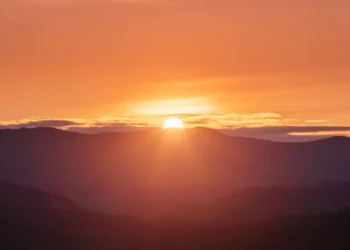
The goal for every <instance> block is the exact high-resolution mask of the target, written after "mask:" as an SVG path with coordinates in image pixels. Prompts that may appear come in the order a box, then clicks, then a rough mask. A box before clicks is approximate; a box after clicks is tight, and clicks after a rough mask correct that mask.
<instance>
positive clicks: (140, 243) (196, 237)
mask: <svg viewBox="0 0 350 250" xmlns="http://www.w3.org/2000/svg"><path fill="white" fill-rule="evenodd" d="M7 188H10V189H16V190H15V191H13V192H12V194H13V195H17V194H16V193H20V194H22V193H32V192H33V190H32V189H28V190H26V188H24V187H15V186H13V185H9V186H8V185H7V184H6V186H4V185H2V186H1V187H0V190H2V189H7ZM34 192H35V193H37V192H39V193H40V191H38V190H35V191H34ZM48 195H49V194H47V193H44V192H41V195H40V197H39V196H38V198H36V199H35V202H38V203H40V204H45V200H47V198H46V197H47V196H48ZM34 196H37V194H36V195H34ZM41 199H42V200H43V201H40V200H41ZM60 199H64V198H60ZM64 200H66V199H64ZM9 202H10V204H11V205H10V206H11V209H10V210H7V211H6V213H4V210H5V209H4V207H6V204H8V203H7V202H6V201H4V200H3V201H2V206H0V241H1V249H4V250H22V249H36V250H46V249H50V250H51V249H53V250H98V249H104V250H112V249H113V250H115V249H124V250H141V249H142V250H143V249H150V250H162V249H170V250H180V249H182V250H184V249H185V250H186V249H188V250H229V249H237V250H265V249H285V250H295V249H308V250H320V249H321V250H323V249H325V250H330V249H332V250H345V249H348V248H349V247H350V238H349V237H348V234H349V230H350V211H349V210H342V211H339V212H337V213H320V214H315V215H307V216H305V215H303V216H285V217H279V218H276V219H274V220H270V221H266V222H264V223H252V224H237V223H229V224H221V225H220V224H218V225H215V226H213V225H207V224H203V223H200V224H196V223H191V222H188V221H186V220H185V219H184V220H182V221H174V220H171V219H164V220H162V221H159V220H158V221H148V222H141V221H137V220H134V219H132V218H121V217H114V216H110V215H103V214H98V213H94V212H91V211H87V210H82V211H78V210H74V211H73V210H70V211H68V210H67V211H61V210H58V209H54V208H52V207H49V206H41V207H35V208H34V207H32V206H23V204H18V203H13V202H12V201H9Z"/></svg>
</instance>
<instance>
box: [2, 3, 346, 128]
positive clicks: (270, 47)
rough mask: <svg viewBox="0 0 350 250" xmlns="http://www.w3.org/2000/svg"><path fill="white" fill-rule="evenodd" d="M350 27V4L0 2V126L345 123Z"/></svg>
mask: <svg viewBox="0 0 350 250" xmlns="http://www.w3.org/2000/svg"><path fill="white" fill-rule="evenodd" d="M349 27H350V2H349V1H347V0H317V1H316V0H304V1H302V0H267V1H262V0H247V1H235V0H186V1H185V0H174V1H170V0H169V1H162V0H159V1H156V0H154V1H152V0H147V1H146V0H145V1H143V0H138V1H137V0H133V1H131V0H123V1H118V0H98V1H97V0H65V1H59V0H1V2H0V37H1V39H0V55H1V56H0V87H1V91H0V105H1V109H0V121H2V122H1V124H10V123H11V124H12V123H16V122H17V123H18V122H20V121H19V120H21V119H31V120H33V119H32V118H36V120H40V119H45V120H47V119H60V120H62V119H91V118H92V117H93V118H94V119H100V120H101V119H102V118H101V117H112V118H111V119H112V120H113V119H117V120H118V121H119V120H126V119H122V118H120V117H126V116H131V115H134V116H137V117H138V119H137V123H143V122H145V123H148V124H149V123H152V122H150V119H156V120H157V119H158V118H154V115H167V114H168V113H170V114H174V113H176V114H183V113H186V114H191V115H197V118H196V119H197V120H198V121H201V122H199V124H204V125H208V126H215V127H234V126H236V125H237V123H239V120H237V116H240V117H241V115H242V114H248V116H249V117H250V118H251V117H256V116H259V114H265V113H273V114H275V115H278V116H279V118H278V121H275V120H274V121H273V122H272V125H285V126H286V125H293V126H309V125H310V121H311V125H314V124H315V123H316V124H317V125H320V124H321V125H324V126H348V125H349V126H350V116H349V113H350V101H349V96H350V94H349V93H350V32H349V31H348V29H349ZM203 114H207V115H206V116H205V115H203ZM209 114H210V115H209ZM223 114H224V115H225V116H226V117H231V118H232V119H231V118H230V119H228V120H227V119H221V118H220V117H222V115H223ZM204 116H205V117H206V118H205V119H206V120H207V121H208V120H210V122H203V121H204V119H203V117H204ZM142 117H146V118H144V119H141V118H142ZM192 117H193V116H192ZM187 118H188V117H185V119H187ZM250 118H249V119H250ZM249 119H248V118H247V124H243V126H249V124H251V123H250V122H249ZM273 119H275V118H273ZM102 120H103V119H102ZM213 121H214V122H213ZM191 122H193V121H191V120H189V123H191ZM158 123H159V122H155V123H154V124H158ZM1 124H0V126H1ZM193 124H196V123H195V122H193ZM254 124H255V123H254ZM152 125H153V123H152ZM266 125H271V119H270V117H268V118H266V119H265V120H262V121H260V122H259V123H258V124H255V125H254V126H266Z"/></svg>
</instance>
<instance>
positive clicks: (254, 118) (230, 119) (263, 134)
mask: <svg viewBox="0 0 350 250" xmlns="http://www.w3.org/2000/svg"><path fill="white" fill-rule="evenodd" d="M176 116H177V117H179V118H180V119H182V120H183V121H184V123H185V125H186V127H187V128H193V127H209V128H213V129H217V130H219V131H221V132H223V133H225V134H227V135H230V136H242V137H250V138H257V139H267V140H273V141H309V140H315V139H321V138H325V137H330V136H338V135H341V136H350V126H331V125H329V126H328V125H327V126H326V125H324V126H320V125H317V126H316V125H313V126H310V124H308V123H307V122H310V120H309V121H306V122H305V124H304V125H298V126H297V125H290V123H291V122H296V123H297V122H298V120H297V119H293V118H286V117H284V116H282V115H280V114H276V113H218V114H200V115H198V114H178V115H176ZM167 117H169V116H166V115H159V116H124V117H99V118H90V119H66V120H59V119H52V120H47V119H46V120H40V119H26V120H20V121H7V122H0V129H19V128H36V127H53V128H57V129H62V130H67V131H71V132H79V133H86V134H97V133H104V132H128V131H139V130H146V129H152V128H160V127H162V124H163V122H164V120H165V119H166V118H167ZM311 121H313V122H315V123H317V122H318V121H317V122H316V121H315V120H311Z"/></svg>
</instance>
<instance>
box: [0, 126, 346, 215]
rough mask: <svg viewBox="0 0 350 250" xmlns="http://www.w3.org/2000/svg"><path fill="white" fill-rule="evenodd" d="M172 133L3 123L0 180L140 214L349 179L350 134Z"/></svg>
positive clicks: (100, 208)
mask: <svg viewBox="0 0 350 250" xmlns="http://www.w3.org/2000/svg"><path fill="white" fill-rule="evenodd" d="M171 133H172V132H171V131H170V132H169V131H168V132H166V131H163V130H154V131H143V132H128V133H103V134H98V135H86V134H78V133H71V132H65V131H61V130H56V129H51V128H37V129H19V130H0V181H6V182H11V183H15V184H21V185H26V186H32V187H37V188H40V189H42V190H45V191H48V192H52V193H56V194H60V195H63V196H66V197H68V198H70V199H72V200H74V201H76V202H78V203H79V204H82V205H83V206H85V207H88V208H93V209H95V210H98V211H104V212H113V213H125V212H127V213H136V214H139V215H141V214H142V215H159V214H167V213H171V212H173V211H178V210H179V209H180V210H181V209H184V207H187V206H193V205H198V204H203V202H205V203H208V202H209V203H212V202H214V201H218V200H220V201H221V200H222V199H225V197H230V196H232V193H237V192H238V191H237V190H240V189H242V188H248V187H253V186H260V187H262V188H263V187H266V186H272V185H278V186H305V185H306V186H308V185H314V184H317V183H320V182H346V181H350V139H349V138H343V137H334V138H329V139H325V140H320V141H314V142H307V143H280V142H270V141H263V140H255V139H248V138H238V137H229V136H226V135H223V134H221V133H219V132H217V131H215V130H211V129H204V128H195V129H188V130H184V131H183V132H181V133H179V132H176V133H174V134H171ZM301 193H303V192H301ZM257 196H258V197H260V196H259V195H257ZM310 206H311V205H310Z"/></svg>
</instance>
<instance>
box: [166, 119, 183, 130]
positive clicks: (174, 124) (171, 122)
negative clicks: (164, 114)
mask: <svg viewBox="0 0 350 250" xmlns="http://www.w3.org/2000/svg"><path fill="white" fill-rule="evenodd" d="M163 128H164V129H168V128H178V129H179V128H184V124H183V122H182V121H181V120H180V119H179V118H176V117H172V118H169V119H167V120H166V121H165V122H164V124H163Z"/></svg>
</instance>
